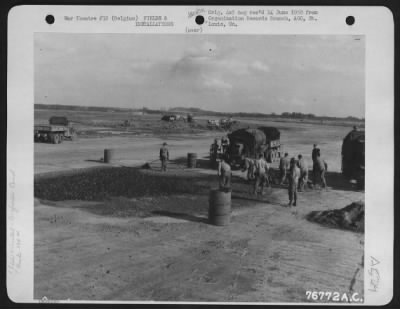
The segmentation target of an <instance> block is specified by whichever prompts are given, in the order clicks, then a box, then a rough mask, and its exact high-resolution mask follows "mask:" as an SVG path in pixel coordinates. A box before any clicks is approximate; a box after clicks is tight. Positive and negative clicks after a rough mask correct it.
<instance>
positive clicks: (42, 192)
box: [34, 167, 200, 201]
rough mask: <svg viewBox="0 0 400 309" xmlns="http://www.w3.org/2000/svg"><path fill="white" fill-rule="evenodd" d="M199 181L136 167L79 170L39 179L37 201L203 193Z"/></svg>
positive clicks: (35, 186) (35, 189) (36, 192)
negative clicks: (149, 171) (147, 171)
mask: <svg viewBox="0 0 400 309" xmlns="http://www.w3.org/2000/svg"><path fill="white" fill-rule="evenodd" d="M199 189H200V188H199V186H198V185H196V182H195V181H189V180H188V178H186V177H179V176H176V175H168V176H164V175H156V174H149V173H143V172H141V171H140V170H138V169H136V168H130V167H115V168H99V169H95V170H89V171H79V172H76V173H74V174H72V175H58V176H55V177H48V178H43V179H37V180H35V185H34V195H35V197H36V198H40V199H45V200H51V201H62V200H87V201H100V200H104V199H105V198H107V197H110V196H124V197H140V196H149V195H152V196H160V195H171V194H176V193H189V194H194V193H198V192H199Z"/></svg>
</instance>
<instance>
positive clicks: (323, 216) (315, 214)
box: [306, 201, 364, 233]
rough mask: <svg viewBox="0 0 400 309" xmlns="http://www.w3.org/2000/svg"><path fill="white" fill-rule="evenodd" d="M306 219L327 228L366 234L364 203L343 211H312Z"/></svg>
mask: <svg viewBox="0 0 400 309" xmlns="http://www.w3.org/2000/svg"><path fill="white" fill-rule="evenodd" d="M306 218H307V220H309V221H311V222H317V223H319V224H322V225H325V226H329V227H334V228H339V229H346V230H352V231H356V232H362V233H364V202H361V201H360V202H354V203H351V204H350V205H347V206H346V207H344V208H341V209H333V210H325V211H312V212H310V213H309V214H308V215H307V217H306Z"/></svg>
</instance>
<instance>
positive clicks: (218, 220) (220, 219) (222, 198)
mask: <svg viewBox="0 0 400 309" xmlns="http://www.w3.org/2000/svg"><path fill="white" fill-rule="evenodd" d="M208 201H209V208H208V219H209V221H210V222H211V223H212V224H214V225H219V226H223V225H228V224H229V223H230V219H231V212H232V210H231V191H221V190H220V189H213V190H211V191H210V196H209V200H208Z"/></svg>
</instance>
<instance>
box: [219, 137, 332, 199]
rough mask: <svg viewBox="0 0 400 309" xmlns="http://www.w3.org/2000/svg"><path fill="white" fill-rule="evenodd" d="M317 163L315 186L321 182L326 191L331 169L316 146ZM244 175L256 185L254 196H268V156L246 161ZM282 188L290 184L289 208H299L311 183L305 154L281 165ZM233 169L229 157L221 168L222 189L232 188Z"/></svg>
mask: <svg viewBox="0 0 400 309" xmlns="http://www.w3.org/2000/svg"><path fill="white" fill-rule="evenodd" d="M311 156H312V160H313V170H312V171H313V185H314V186H315V185H316V184H317V182H321V186H322V187H323V188H325V187H326V180H325V172H326V170H327V168H328V166H327V164H326V162H325V161H324V160H323V159H322V158H321V152H320V149H319V148H318V147H317V145H316V144H314V148H313V151H312V155H311ZM242 171H243V172H245V171H247V179H248V180H249V181H254V190H253V194H254V195H257V194H259V193H261V195H263V194H264V187H265V186H268V187H271V182H272V181H273V180H272V175H271V172H270V165H269V163H268V162H267V161H266V160H265V157H264V154H259V156H258V158H257V159H251V158H245V159H244V163H243V168H242ZM279 171H280V177H279V180H280V182H279V183H280V185H284V184H285V182H286V180H287V182H288V193H289V206H296V205H297V192H298V191H300V192H301V191H303V190H304V187H305V185H306V184H307V183H308V165H307V162H306V161H305V159H304V158H303V156H302V155H301V154H299V155H298V156H297V159H296V158H295V157H293V158H291V159H289V154H288V153H285V154H284V156H283V157H282V158H281V159H280V162H279ZM231 174H232V172H231V167H230V165H229V163H228V160H227V157H225V156H223V157H222V159H221V161H220V164H219V166H218V175H219V177H220V188H221V189H225V188H229V187H230V184H231Z"/></svg>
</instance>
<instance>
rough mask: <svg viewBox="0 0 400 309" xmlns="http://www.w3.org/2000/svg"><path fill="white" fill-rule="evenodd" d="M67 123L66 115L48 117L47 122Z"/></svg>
mask: <svg viewBox="0 0 400 309" xmlns="http://www.w3.org/2000/svg"><path fill="white" fill-rule="evenodd" d="M68 123H69V121H68V119H67V117H61V116H53V117H50V119H49V124H52V125H58V126H67V125H68Z"/></svg>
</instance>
